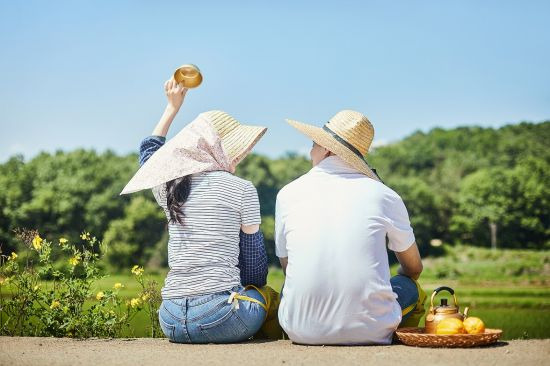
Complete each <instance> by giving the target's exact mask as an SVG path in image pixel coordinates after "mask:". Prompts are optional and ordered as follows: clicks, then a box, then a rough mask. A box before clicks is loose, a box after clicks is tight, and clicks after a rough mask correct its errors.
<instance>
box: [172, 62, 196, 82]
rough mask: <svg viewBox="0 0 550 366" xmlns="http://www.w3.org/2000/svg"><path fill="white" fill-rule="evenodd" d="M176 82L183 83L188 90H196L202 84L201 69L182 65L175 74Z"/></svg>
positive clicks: (190, 65) (191, 65)
mask: <svg viewBox="0 0 550 366" xmlns="http://www.w3.org/2000/svg"><path fill="white" fill-rule="evenodd" d="M174 80H176V82H177V83H182V84H183V86H184V87H186V88H196V87H197V86H199V85H201V83H202V74H201V71H200V70H199V68H198V67H197V66H195V65H193V64H187V65H181V66H180V67H178V68H177V70H176V71H175V72H174Z"/></svg>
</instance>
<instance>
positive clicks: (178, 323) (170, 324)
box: [159, 286, 266, 343]
mask: <svg viewBox="0 0 550 366" xmlns="http://www.w3.org/2000/svg"><path fill="white" fill-rule="evenodd" d="M232 292H237V293H239V294H240V295H245V296H249V297H252V298H254V299H257V300H259V301H261V302H262V303H264V302H265V301H264V299H263V297H262V295H260V293H259V292H258V291H256V290H255V289H249V290H245V289H244V288H243V287H241V286H238V287H235V288H233V289H232V290H231V291H223V292H218V293H215V294H210V295H202V296H193V297H181V298H176V299H165V300H163V301H162V304H161V306H160V309H159V322H160V327H161V329H162V331H163V332H164V334H165V335H166V337H168V338H169V339H170V341H171V342H176V343H234V342H240V341H244V340H247V339H249V338H250V337H252V336H253V335H254V334H255V333H256V332H257V331H258V330H259V329H260V327H261V326H262V323H263V322H264V320H265V316H266V312H265V310H264V308H263V307H262V306H261V305H260V304H256V303H254V302H250V301H246V300H237V301H238V308H237V307H236V306H235V301H234V302H231V303H228V299H229V297H230V296H231V293H232Z"/></svg>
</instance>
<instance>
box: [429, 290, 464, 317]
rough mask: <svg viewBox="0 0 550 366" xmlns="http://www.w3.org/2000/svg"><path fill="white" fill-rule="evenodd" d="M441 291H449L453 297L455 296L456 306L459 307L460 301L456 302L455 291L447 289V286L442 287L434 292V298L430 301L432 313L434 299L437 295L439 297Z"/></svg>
mask: <svg viewBox="0 0 550 366" xmlns="http://www.w3.org/2000/svg"><path fill="white" fill-rule="evenodd" d="M441 291H448V292H450V293H451V295H453V300H454V302H455V306H456V307H458V301H456V295H455V290H453V289H452V288H450V287H447V286H441V287H438V288H436V289H435V290H434V292H433V293H432V298H431V299H430V311H432V310H433V309H434V298H435V295H437V294H438V293H439V292H441Z"/></svg>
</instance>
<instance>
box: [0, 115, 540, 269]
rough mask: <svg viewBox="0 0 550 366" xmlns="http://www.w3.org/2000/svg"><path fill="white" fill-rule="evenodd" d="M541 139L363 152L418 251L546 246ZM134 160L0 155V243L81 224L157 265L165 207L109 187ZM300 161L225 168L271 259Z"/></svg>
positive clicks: (532, 131) (124, 255)
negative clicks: (238, 185)
mask: <svg viewBox="0 0 550 366" xmlns="http://www.w3.org/2000/svg"><path fill="white" fill-rule="evenodd" d="M549 141H550V121H546V122H542V123H520V124H515V125H507V126H504V127H501V128H499V129H493V128H481V127H461V128H456V129H450V130H444V129H440V128H436V129H433V130H431V131H429V132H426V133H424V132H416V133H414V134H412V135H410V136H408V137H407V138H405V139H403V140H401V141H399V142H395V143H392V144H389V145H385V146H381V147H378V148H376V149H374V150H373V151H371V152H370V154H369V155H368V156H367V160H368V162H369V164H370V165H371V166H372V167H374V168H376V169H377V172H378V173H379V175H380V176H381V178H382V179H383V180H384V182H385V184H386V185H388V186H389V187H391V188H392V189H394V190H395V191H396V192H397V193H399V194H400V195H401V197H402V198H403V200H404V201H405V205H406V206H407V209H408V211H409V216H410V218H411V223H412V226H413V229H414V231H415V235H416V238H417V242H418V244H419V246H420V248H421V251H422V253H423V254H429V253H430V252H431V251H433V250H434V248H433V247H432V246H430V241H432V240H433V239H439V240H441V241H442V242H444V243H447V244H456V243H463V244H469V245H474V246H490V245H491V243H492V242H493V245H498V247H503V248H504V247H506V248H528V249H549V248H550V217H549V216H550V215H549V207H550V184H549V182H550V149H549V147H550V146H549V145H550V143H549ZM136 150H137V142H136ZM137 168H138V163H137V155H136V154H130V155H126V156H119V155H117V154H115V153H113V152H110V151H107V152H105V153H101V154H99V153H96V152H95V151H93V150H82V149H79V150H74V151H71V152H63V151H58V152H56V153H54V154H49V153H41V154H39V155H37V156H35V157H34V158H32V159H31V160H29V161H25V160H24V159H23V158H22V157H21V156H13V157H12V158H10V159H9V160H8V161H6V162H5V163H3V164H0V188H1V189H0V244H1V245H2V253H3V254H9V253H10V252H11V251H12V250H17V249H18V248H17V245H19V244H17V243H16V241H15V239H14V238H15V235H14V233H13V231H14V230H15V229H16V228H29V229H36V230H38V231H39V232H40V233H41V235H43V236H45V237H49V238H52V239H53V238H57V237H62V236H63V237H66V238H71V239H74V240H76V239H77V238H78V236H79V235H80V234H81V233H82V232H83V231H88V232H90V233H92V234H93V235H95V236H97V237H98V238H99V239H100V240H103V241H105V242H106V244H108V246H109V247H110V250H109V253H108V258H109V261H110V263H111V264H112V265H113V266H114V267H118V268H124V267H128V266H130V265H133V264H135V263H140V264H148V263H149V264H155V265H158V266H161V265H165V264H166V241H167V233H166V218H165V216H164V213H163V212H162V210H161V208H160V207H159V206H158V205H157V204H156V202H155V201H154V199H153V197H152V194H151V193H150V192H141V193H137V194H132V195H129V196H119V193H120V191H121V190H122V188H123V187H124V185H125V184H126V183H127V181H128V180H129V178H130V177H131V176H132V175H133V173H134V172H135V171H136V170H137ZM310 168H311V163H310V162H309V159H307V158H306V157H303V156H300V155H296V154H287V155H285V156H283V157H281V158H278V159H270V158H268V157H265V156H262V155H258V154H251V155H249V156H248V157H247V158H246V159H245V160H244V161H243V162H242V163H241V164H240V165H239V166H238V168H237V172H236V174H237V175H239V176H241V177H243V178H245V179H248V180H250V181H252V182H253V183H254V185H255V186H256V188H257V190H258V195H259V198H260V204H261V212H262V230H263V231H264V234H265V237H266V247H267V249H268V253H269V255H270V260H271V262H272V263H275V262H276V259H275V257H274V249H273V246H274V244H273V229H274V219H273V217H274V210H275V198H276V195H277V192H278V191H279V190H280V189H281V187H283V186H284V185H285V184H287V183H289V182H290V181H292V180H294V179H296V178H297V177H299V176H300V175H302V174H304V173H306V172H307V171H308V170H309V169H310ZM492 232H493V239H491V233H492Z"/></svg>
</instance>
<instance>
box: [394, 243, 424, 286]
mask: <svg viewBox="0 0 550 366" xmlns="http://www.w3.org/2000/svg"><path fill="white" fill-rule="evenodd" d="M395 256H396V257H397V260H398V261H399V264H401V266H400V267H399V269H398V270H397V273H398V274H402V275H405V276H408V277H411V278H413V279H415V280H417V279H418V277H420V274H421V273H422V270H423V268H424V267H423V265H422V259H421V258H420V253H419V252H418V246H417V245H416V242H414V243H412V245H411V246H410V247H409V248H408V249H405V250H404V251H402V252H395Z"/></svg>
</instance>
